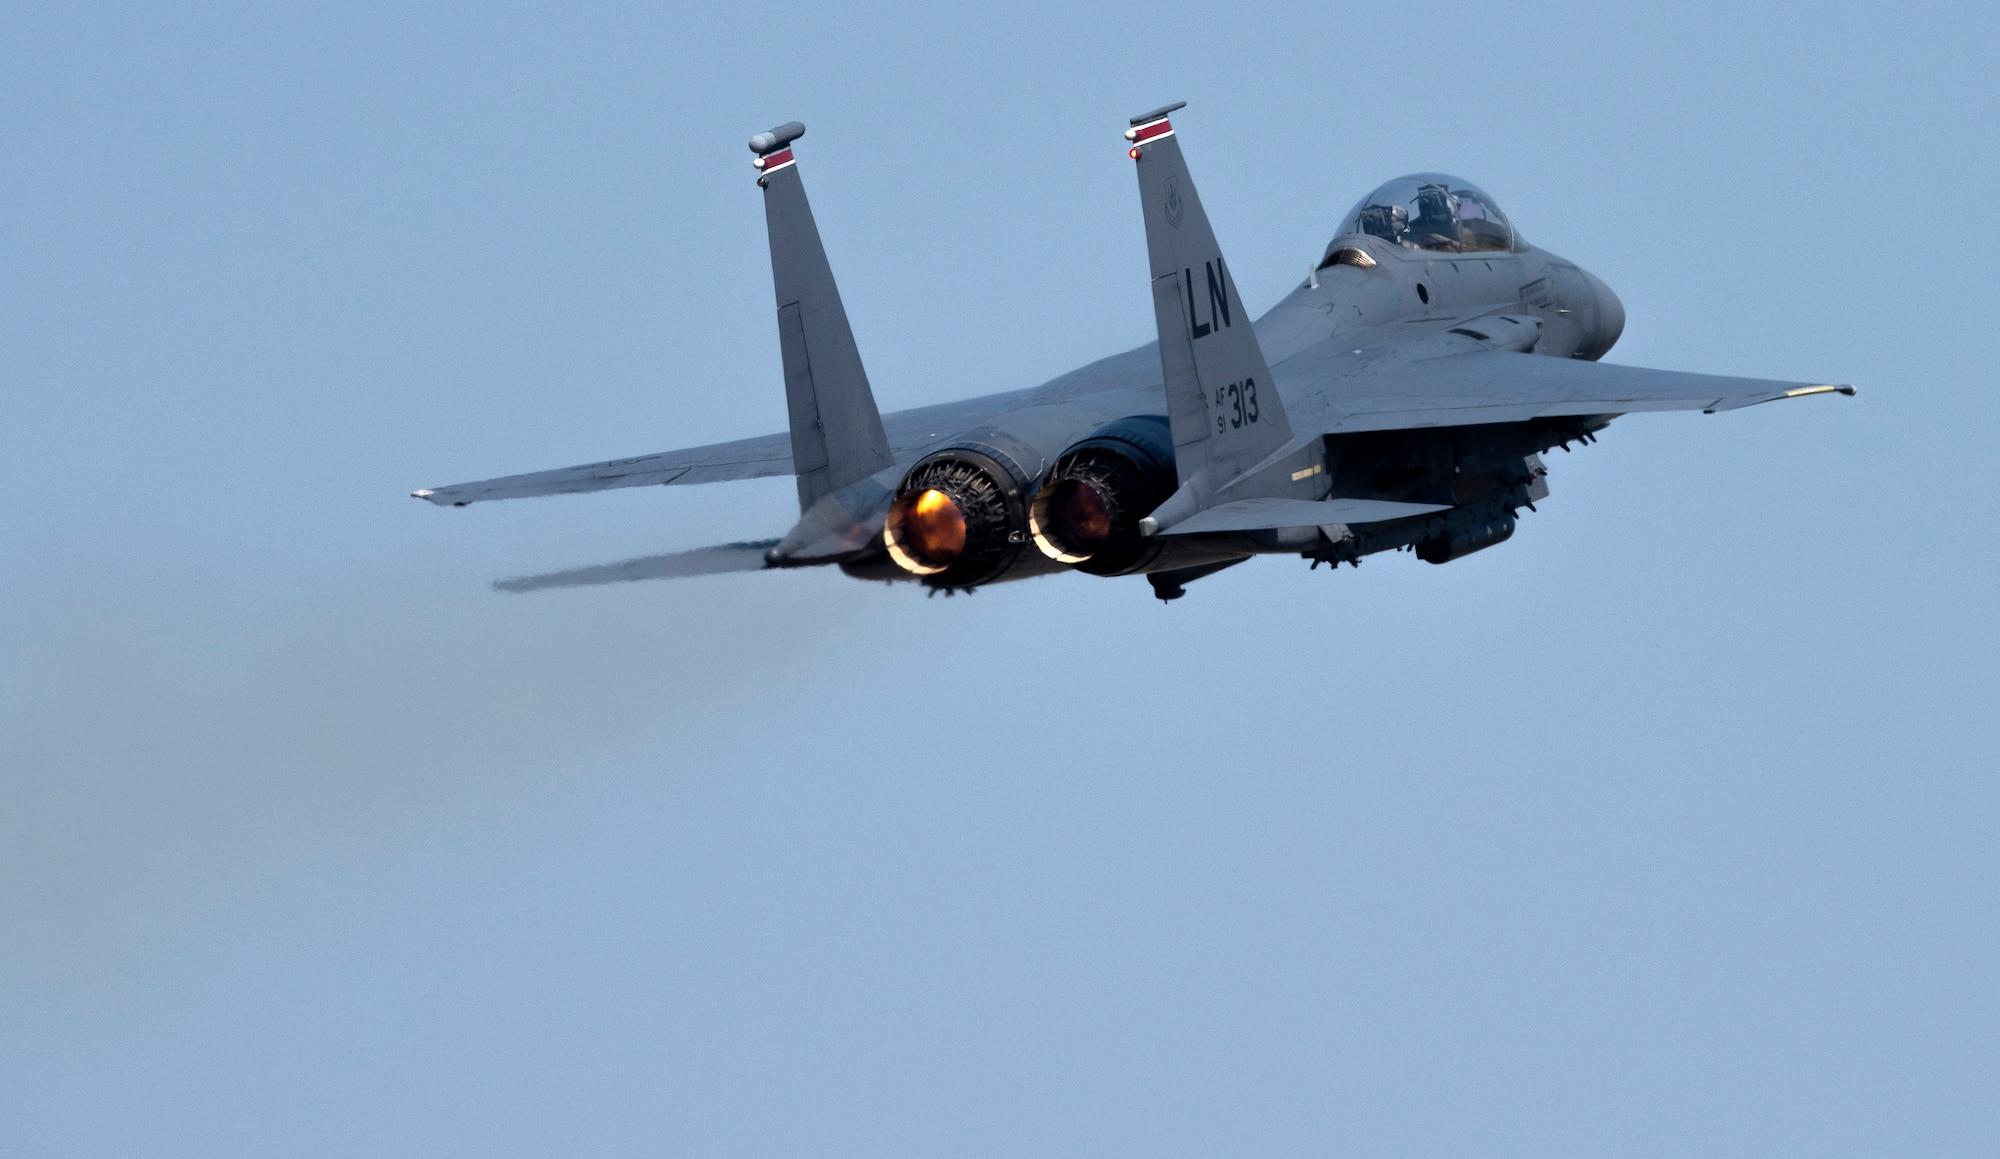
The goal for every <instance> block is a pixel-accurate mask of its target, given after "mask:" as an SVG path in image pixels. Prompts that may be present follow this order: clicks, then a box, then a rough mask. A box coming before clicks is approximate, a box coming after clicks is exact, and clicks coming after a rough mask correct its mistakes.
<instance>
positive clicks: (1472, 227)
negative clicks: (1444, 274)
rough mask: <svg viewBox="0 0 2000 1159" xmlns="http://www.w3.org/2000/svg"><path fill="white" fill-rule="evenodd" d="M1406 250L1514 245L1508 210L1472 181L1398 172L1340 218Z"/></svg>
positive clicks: (1348, 228)
mask: <svg viewBox="0 0 2000 1159" xmlns="http://www.w3.org/2000/svg"><path fill="white" fill-rule="evenodd" d="M1340 232H1341V233H1342V234H1350V233H1365V234H1369V235H1371V236H1373V237H1379V238H1381V239H1383V240H1384V241H1390V242H1394V243H1396V244H1397V245H1399V246H1402V247H1404V248H1405V249H1413V250H1431V251H1433V252H1436V253H1451V254H1457V253H1489V252H1493V251H1497V250H1511V249H1513V248H1515V246H1516V245H1517V244H1518V242H1519V239H1518V238H1516V237H1515V236H1514V227H1513V225H1511V224H1510V223H1509V222H1508V221H1507V215H1506V214H1504V213H1501V212H1500V207H1499V206H1498V205H1495V204H1494V203H1493V199H1492V198H1491V197H1488V196H1486V194H1485V192H1484V191H1482V190H1481V189H1480V188H1479V187H1478V186H1477V185H1474V184H1472V183H1471V182H1470V181H1465V180H1463V179H1461V178H1457V177H1452V176H1448V175H1446V174H1443V173H1412V174H1410V175H1409V176H1408V177H1398V178H1396V179H1395V180H1394V181H1391V182H1389V183H1387V184H1385V185H1383V186H1382V187H1381V188H1379V189H1377V190H1376V191H1375V192H1373V193H1371V194H1369V195H1368V196H1366V197H1364V198H1362V199H1361V204H1359V205H1357V206H1355V207H1354V210H1353V212H1351V213H1349V214H1348V215H1347V219H1346V220H1345V221H1342V222H1341V223H1340Z"/></svg>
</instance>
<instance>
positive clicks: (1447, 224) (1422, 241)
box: [1409, 185, 1458, 251]
mask: <svg viewBox="0 0 2000 1159" xmlns="http://www.w3.org/2000/svg"><path fill="white" fill-rule="evenodd" d="M1409 240H1410V241H1411V242H1412V243H1414V244H1415V245H1416V247H1417V248H1418V249H1426V250H1447V251H1448V250H1456V249H1457V248H1458V198H1456V197H1453V196H1452V194H1451V190H1449V189H1447V188H1445V187H1444V186H1442V185H1426V186H1424V187H1423V188H1421V189H1419V190H1417V218H1416V220H1415V221H1412V222H1411V223H1410V233H1409Z"/></svg>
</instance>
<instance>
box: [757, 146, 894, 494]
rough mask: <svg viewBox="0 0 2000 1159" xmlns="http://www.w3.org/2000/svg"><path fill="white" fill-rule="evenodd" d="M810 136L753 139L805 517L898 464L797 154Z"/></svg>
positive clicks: (787, 406)
mask: <svg viewBox="0 0 2000 1159" xmlns="http://www.w3.org/2000/svg"><path fill="white" fill-rule="evenodd" d="M805 131H806V127H805V126H804V125H801V124H799V123H798V122H797V121H793V122H791V123H789V124H785V125H780V126H778V127H777V128H775V129H772V130H771V131H770V132H768V133H759V134H757V135H756V136H755V137H752V138H750V151H751V152H753V153H755V154H757V159H756V161H755V162H753V164H755V165H756V166H757V168H758V170H759V171H760V176H759V177H758V178H757V184H758V185H760V186H762V187H763V190H764V223H765V225H766V226H768V227H769V229H770V233H771V282H772V284H773V286H774V287H775V288H776V290H777V292H778V342H779V346H780V348H781V349H782V351H783V353H784V360H785V404H786V408H787V409H788V410H789V411H790V414H791V425H792V469H793V470H794V471H795V472H796V473H797V475H798V484H799V510H800V511H804V510H806V509H807V508H809V507H811V506H812V505H813V504H814V503H815V502H817V501H818V500H819V499H820V498H821V497H822V496H825V495H827V494H829V493H831V492H834V491H838V490H840V489H841V488H842V487H845V486H847V485H848V484H850V483H856V482H859V481H860V480H862V479H865V478H867V477H868V476H870V475H873V474H874V473H875V472H877V471H880V470H881V469H883V468H884V467H887V466H889V464H890V463H891V462H893V461H894V460H893V458H892V457H891V456H890V454H889V438H888V436H887V435H886V434H884V433H883V431H882V415H881V412H879V411H877V410H876V409H875V395H874V392H873V391H871V390H869V388H868V373H867V371H865V370H863V369H862V368H861V352H860V350H858V349H857V348H856V347H855V345H854V333H853V331H851V330H850V329H848V325H847V311H846V310H845V309H843V308H842V307H841V304H840V289H839V287H837V286H836V285H834V281H833V268H832V267H831V266H829V265H828V264H827V261H826V250H825V248H824V247H822V246H821V245H820V240H819V227H818V226H817V225H815V224H814V223H813V215H812V206H811V205H810V204H809V203H808V202H807V201H806V188H805V185H804V183H802V182H801V181H800V180H799V169H798V164H797V162H796V160H795V159H794V158H793V156H792V142H793V141H795V140H797V139H798V138H800V137H801V136H803V135H805Z"/></svg>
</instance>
